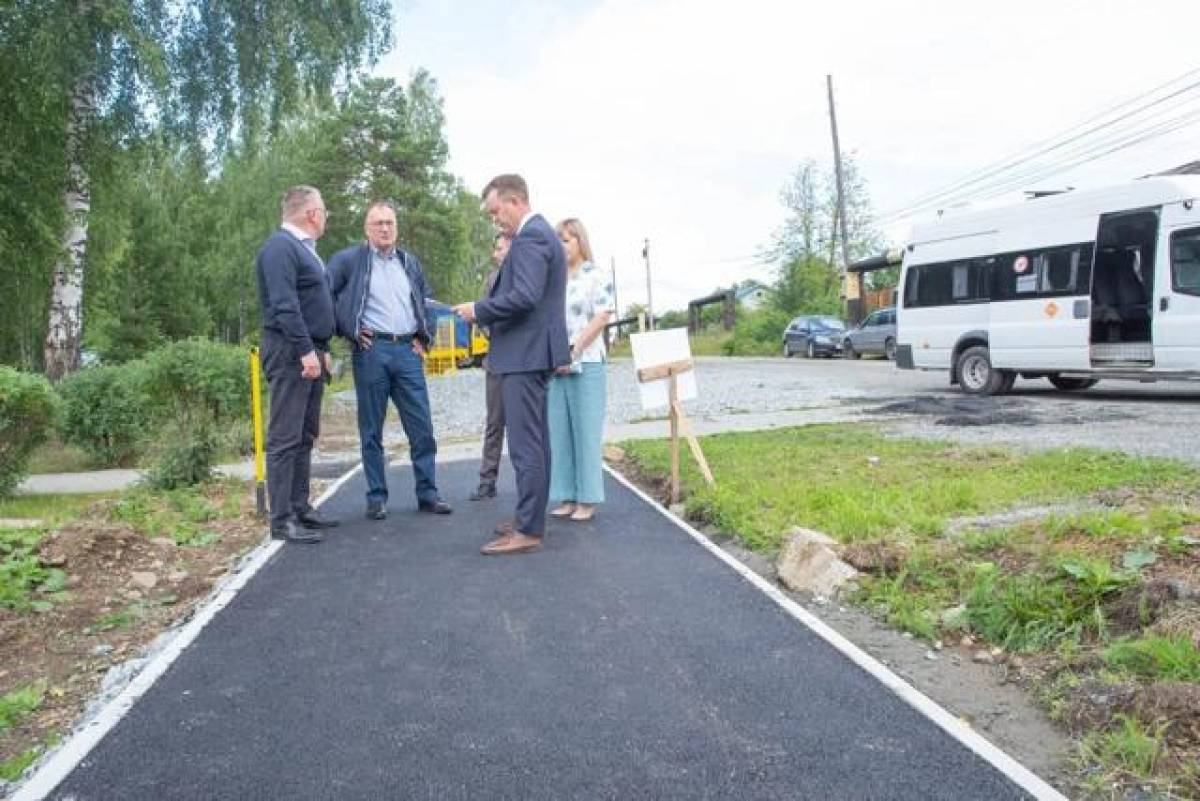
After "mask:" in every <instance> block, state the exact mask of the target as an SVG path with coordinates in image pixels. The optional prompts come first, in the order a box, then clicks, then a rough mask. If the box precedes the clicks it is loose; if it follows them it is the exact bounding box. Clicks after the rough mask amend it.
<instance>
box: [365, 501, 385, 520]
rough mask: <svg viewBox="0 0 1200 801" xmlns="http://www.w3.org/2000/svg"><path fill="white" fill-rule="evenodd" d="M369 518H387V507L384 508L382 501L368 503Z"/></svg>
mask: <svg viewBox="0 0 1200 801" xmlns="http://www.w3.org/2000/svg"><path fill="white" fill-rule="evenodd" d="M367 519H368V520H386V519H387V509H384V508H383V504H382V503H368V504H367Z"/></svg>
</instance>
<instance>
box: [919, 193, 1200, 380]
mask: <svg viewBox="0 0 1200 801" xmlns="http://www.w3.org/2000/svg"><path fill="white" fill-rule="evenodd" d="M1198 198H1200V175H1178V176H1170V177H1166V176H1164V177H1153V178H1143V179H1141V180H1137V181H1131V182H1129V183H1127V184H1122V185H1120V186H1115V187H1110V188H1107V189H1096V190H1088V191H1068V192H1062V193H1057V194H1052V195H1044V196H1040V197H1035V198H1033V199H1031V200H1027V201H1025V202H1023V203H1020V204H1017V205H1012V206H1005V207H999V208H992V209H986V210H978V211H970V212H962V213H957V214H956V213H946V214H945V215H943V216H942V217H941V218H939V219H938V220H936V221H934V222H930V223H927V224H922V225H918V226H916V227H915V228H914V230H913V235H912V238H911V240H910V242H909V244H908V245H907V246H906V247H905V249H904V254H903V261H902V270H901V278H900V287H899V291H898V292H897V295H898V297H897V304H896V305H897V334H896V340H897V351H896V364H897V365H898V366H899V367H902V368H907V369H919V370H948V371H949V374H950V381H951V383H954V384H958V385H959V386H960V387H962V389H963V390H965V391H966V392H969V393H972V394H981V395H995V394H1000V393H1004V392H1007V391H1008V390H1010V389H1011V388H1012V385H1013V382H1014V381H1015V380H1016V378H1017V377H1018V376H1020V377H1022V378H1047V379H1049V380H1050V382H1051V383H1052V384H1054V386H1056V387H1058V388H1059V389H1063V390H1080V389H1086V388H1087V387H1090V386H1092V385H1094V384H1095V383H1096V382H1097V381H1099V380H1100V379H1102V378H1123V379H1136V380H1139V381H1155V380H1163V379H1200V206H1198V205H1197V199H1198Z"/></svg>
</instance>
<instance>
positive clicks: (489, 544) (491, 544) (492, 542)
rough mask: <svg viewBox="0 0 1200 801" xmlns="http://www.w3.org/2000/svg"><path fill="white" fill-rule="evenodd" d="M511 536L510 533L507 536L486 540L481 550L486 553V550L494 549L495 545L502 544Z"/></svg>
mask: <svg viewBox="0 0 1200 801" xmlns="http://www.w3.org/2000/svg"><path fill="white" fill-rule="evenodd" d="M511 536H512V533H511V532H510V533H508V534H501V535H500V536H498V537H496V538H495V539H491V540H488V541H487V544H486V545H484V546H483V550H485V551H486V550H487V549H488V548H495V547H496V546H497V545H499V544H500V543H502V542H504V541H505V540H507V539H508V538H509V537H511Z"/></svg>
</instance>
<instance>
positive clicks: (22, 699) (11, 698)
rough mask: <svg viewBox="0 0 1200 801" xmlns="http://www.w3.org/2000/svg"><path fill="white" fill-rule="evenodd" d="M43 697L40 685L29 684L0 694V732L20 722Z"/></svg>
mask: <svg viewBox="0 0 1200 801" xmlns="http://www.w3.org/2000/svg"><path fill="white" fill-rule="evenodd" d="M44 697H45V693H44V692H43V690H42V688H41V687H37V686H30V687H22V688H21V689H19V690H13V691H12V692H10V693H6V694H4V695H0V733H3V732H5V731H7V730H9V729H11V728H12V727H13V726H16V725H18V724H20V722H21V721H22V720H24V719H25V718H26V717H28V716H29V715H30V714H31V713H32V712H35V711H36V710H37V708H38V707H40V706H41V705H42V699H43V698H44Z"/></svg>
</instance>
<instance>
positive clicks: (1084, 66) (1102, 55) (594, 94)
mask: <svg viewBox="0 0 1200 801" xmlns="http://www.w3.org/2000/svg"><path fill="white" fill-rule="evenodd" d="M395 9H396V15H395V20H394V26H395V27H394V30H395V33H396V47H395V49H394V50H393V52H392V53H390V54H389V55H388V56H386V57H385V58H384V59H383V60H382V61H381V62H380V63H379V64H378V65H377V67H376V69H375V73H376V74H378V75H385V76H390V77H394V78H397V79H399V80H402V81H404V80H407V79H408V78H409V77H410V76H411V75H412V73H413V72H414V71H415V70H417V69H425V70H428V71H429V72H430V73H431V74H432V75H433V76H434V78H435V79H436V80H437V81H438V85H439V87H440V90H441V93H442V96H443V98H444V101H445V111H446V120H447V123H446V134H447V139H448V142H449V148H450V165H449V166H450V169H451V171H452V172H453V173H455V174H456V175H458V176H459V177H460V178H461V179H462V180H463V181H464V183H465V185H466V186H467V187H468V188H470V189H473V190H477V189H479V188H481V187H482V186H483V185H484V184H485V183H486V182H487V181H488V180H489V179H490V178H491V177H492V176H494V175H496V174H498V173H502V172H518V173H520V174H521V175H523V176H524V177H525V179H526V180H527V181H528V183H529V187H530V194H531V200H532V202H533V206H534V208H535V210H537V211H539V212H541V213H542V214H544V215H545V216H546V217H547V219H549V220H550V221H551V223H554V222H556V221H558V220H560V219H562V218H564V217H578V218H580V219H581V220H582V221H583V222H584V224H585V225H586V226H587V228H588V232H589V234H590V237H591V241H592V245H593V249H594V251H595V255H596V262H597V263H598V264H600V265H602V266H604V267H608V266H610V265H612V264H615V268H616V275H617V290H618V301H619V303H620V305H621V307H622V309H624V308H625V307H626V306H627V305H628V304H629V303H635V302H636V303H645V302H646V298H647V286H646V269H645V263H644V261H643V259H642V247H643V242H644V240H646V239H649V240H650V266H651V274H652V278H653V286H652V292H653V305H654V309H655V311H656V312H658V313H661V312H663V311H665V310H667V309H672V308H682V307H684V306H685V305H686V303H687V301H688V300H689V299H691V298H694V297H698V296H701V295H705V294H708V293H709V292H711V291H713V290H714V289H716V288H717V287H722V286H728V285H729V284H731V283H733V282H735V281H742V280H746V279H749V278H756V279H759V280H763V281H770V280H771V278H772V271H773V265H771V264H764V263H762V260H761V256H760V254H761V252H762V250H763V248H764V247H765V246H767V245H769V244H770V242H771V238H772V234H773V232H774V231H775V230H777V229H778V228H779V226H781V225H782V223H783V222H784V220H785V218H786V210H785V209H784V207H783V206H782V204H781V203H780V199H779V196H780V191H781V190H782V189H783V187H784V186H785V185H786V184H787V183H788V179H789V176H790V175H791V174H792V173H793V172H794V171H795V169H796V167H797V166H798V165H799V164H800V163H801V162H803V161H805V160H806V159H809V158H812V159H816V160H817V161H818V162H819V163H820V164H821V165H823V166H831V165H832V158H833V156H832V145H831V141H830V131H829V114H828V107H827V98H826V84H825V80H826V75H827V74H828V75H832V76H833V82H834V89H835V93H836V103H837V117H838V128H839V133H840V137H841V143H842V149H843V152H849V153H852V154H853V156H854V158H855V160H856V162H857V164H858V167H859V169H860V172H861V173H862V175H863V177H864V178H865V179H866V181H867V184H868V190H869V194H870V198H871V202H872V205H873V207H874V208H875V209H876V211H877V212H878V213H879V215H880V217H881V223H880V228H881V230H883V231H884V233H885V235H886V237H887V238H888V239H889V240H890V241H891V242H892V243H893V244H897V245H899V244H902V243H903V240H904V238H905V235H906V232H907V229H908V226H910V225H911V222H912V219H911V218H896V217H894V216H888V215H890V214H891V213H892V212H895V211H896V210H898V209H902V208H904V207H905V206H907V205H909V204H910V203H911V201H913V200H914V199H917V198H920V197H922V196H924V195H926V194H929V193H931V192H935V191H938V190H941V189H943V188H945V187H947V186H949V185H952V184H953V183H954V182H956V181H958V180H960V179H962V178H963V177H964V176H970V175H972V174H975V173H978V171H980V169H981V168H984V167H986V166H988V165H991V164H996V163H997V162H998V161H1001V160H1003V159H1005V158H1006V157H1009V156H1010V155H1012V154H1014V153H1018V152H1020V151H1022V150H1023V149H1026V148H1029V147H1030V146H1032V145H1035V144H1037V143H1040V142H1043V141H1045V140H1047V139H1049V138H1050V137H1053V136H1055V135H1058V134H1059V133H1060V132H1062V131H1064V130H1067V129H1071V128H1072V127H1073V126H1076V125H1077V124H1079V123H1081V122H1082V121H1084V120H1087V119H1089V118H1092V117H1094V116H1095V115H1097V114H1098V113H1101V112H1104V111H1105V110H1107V109H1110V108H1112V107H1114V106H1117V105H1118V104H1120V103H1121V102H1123V101H1127V100H1129V99H1130V98H1134V97H1137V96H1139V95H1142V94H1143V93H1145V92H1147V91H1148V90H1150V89H1152V88H1154V87H1157V86H1160V85H1163V84H1165V83H1167V82H1168V81H1171V80H1172V79H1176V78H1179V77H1180V76H1183V75H1185V74H1186V73H1188V72H1190V71H1193V70H1200V46H1198V45H1197V40H1196V33H1195V32H1196V29H1197V23H1198V22H1200V4H1197V3H1195V2H1194V0H1144V2H1141V3H1136V4H1135V3H1130V2H1128V0H1120V1H1119V2H1118V1H1116V0H1089V1H1088V2H1080V1H1077V0H1036V2H1034V1H1032V0H1006V2H1004V3H988V4H986V6H985V5H984V4H981V3H978V2H966V1H965V0H956V2H934V1H933V0H908V1H907V2H902V3H899V2H887V1H886V0H880V1H878V2H876V0H841V1H840V2H835V3H825V4H820V5H819V6H818V5H817V4H808V3H798V2H763V1H761V0H738V1H737V2H707V0H687V1H684V0H510V2H499V0H473V2H471V3H469V4H468V3H462V2H450V0H395ZM1196 81H1200V72H1197V73H1196V74H1194V75H1192V76H1191V79H1190V81H1188V82H1187V83H1191V82H1196ZM1185 85H1186V84H1185V83H1179V84H1174V85H1172V86H1171V87H1170V88H1177V87H1182V86H1185ZM1189 99H1190V102H1191V105H1183V106H1177V107H1176V110H1175V115H1177V116H1179V117H1181V118H1184V119H1186V114H1187V113H1188V112H1190V111H1193V110H1195V111H1197V112H1200V91H1192V92H1191V93H1190V94H1186V93H1185V94H1183V95H1181V96H1180V97H1179V98H1177V100H1178V102H1180V103H1186V102H1189ZM1130 108H1131V109H1132V107H1130ZM1156 108H1157V109H1158V110H1159V111H1161V112H1162V114H1163V116H1161V117H1159V119H1168V118H1169V117H1170V115H1168V114H1167V113H1166V110H1167V106H1166V105H1163V106H1159V107H1156ZM1153 111H1154V110H1151V111H1147V112H1145V113H1146V114H1150V113H1153ZM1196 116H1197V117H1198V118H1200V113H1197V115H1196ZM1137 119H1139V118H1138V117H1133V118H1131V120H1130V122H1131V123H1132V122H1136V121H1137ZM1101 121H1103V120H1101ZM1059 152H1060V153H1065V152H1068V149H1067V148H1064V149H1063V150H1061V151H1059ZM1197 159H1200V119H1196V120H1192V124H1190V126H1189V127H1185V128H1183V129H1182V130H1179V131H1177V132H1175V133H1173V134H1168V135H1165V136H1161V137H1159V138H1155V139H1152V140H1149V141H1147V142H1145V143H1143V144H1141V145H1139V146H1137V147H1134V148H1130V149H1127V150H1124V151H1121V152H1119V153H1114V154H1112V155H1110V156H1107V157H1105V158H1102V159H1098V160H1095V161H1093V162H1091V163H1089V164H1087V165H1085V166H1081V167H1078V168H1075V169H1072V170H1070V171H1068V172H1064V173H1062V174H1060V175H1056V176H1053V177H1052V178H1047V179H1045V180H1043V181H1041V182H1039V183H1036V184H1029V185H1022V186H1021V187H1019V188H1022V189H1024V188H1030V189H1032V188H1059V187H1062V186H1074V187H1087V186H1096V185H1103V184H1108V183H1116V182H1120V181H1123V180H1126V179H1129V178H1133V177H1137V176H1140V175H1144V174H1146V173H1148V172H1153V171H1158V170H1162V169H1167V168H1170V167H1174V166H1177V165H1179V164H1182V163H1185V162H1189V161H1195V160H1197ZM1014 197H1015V199H1019V198H1020V194H1019V193H1018V194H1016V195H1015V196H1014ZM934 211H935V210H930V211H929V212H925V214H926V215H929V214H931V213H933V212H934Z"/></svg>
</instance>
